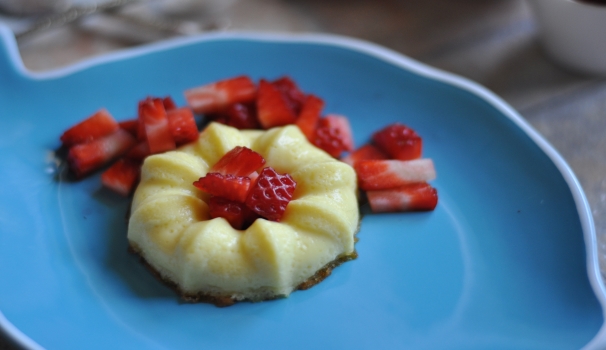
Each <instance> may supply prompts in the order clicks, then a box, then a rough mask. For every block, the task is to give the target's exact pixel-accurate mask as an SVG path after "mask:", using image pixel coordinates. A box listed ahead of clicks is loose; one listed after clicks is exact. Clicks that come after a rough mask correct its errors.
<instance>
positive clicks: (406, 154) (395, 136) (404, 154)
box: [372, 123, 423, 160]
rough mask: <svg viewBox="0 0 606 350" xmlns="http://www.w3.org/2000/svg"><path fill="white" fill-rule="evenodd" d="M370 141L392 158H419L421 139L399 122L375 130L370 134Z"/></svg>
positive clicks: (421, 146) (421, 145)
mask: <svg viewBox="0 0 606 350" xmlns="http://www.w3.org/2000/svg"><path fill="white" fill-rule="evenodd" d="M372 141H373V142H374V143H375V145H377V147H379V148H380V149H381V150H382V151H383V152H385V153H387V155H389V157H390V158H392V159H399V160H409V159H418V158H421V153H422V148H423V140H422V139H421V137H420V136H419V135H417V133H416V132H415V131H414V130H413V129H411V128H409V127H407V126H405V125H402V124H400V123H395V124H391V125H389V126H387V127H385V128H383V129H381V130H379V131H377V132H376V133H374V135H373V136H372Z"/></svg>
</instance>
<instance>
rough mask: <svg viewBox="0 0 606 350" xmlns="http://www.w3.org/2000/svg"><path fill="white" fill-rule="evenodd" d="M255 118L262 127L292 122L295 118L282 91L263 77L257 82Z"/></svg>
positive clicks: (266, 127)
mask: <svg viewBox="0 0 606 350" xmlns="http://www.w3.org/2000/svg"><path fill="white" fill-rule="evenodd" d="M257 118H258V119H259V123H261V126H262V127H263V128H264V129H269V128H273V127H274V126H283V125H287V124H294V122H295V121H296V119H297V117H296V114H295V111H294V110H293V109H292V107H291V106H290V104H289V103H288V101H287V99H286V97H284V95H283V94H282V92H280V90H279V89H278V88H276V87H275V86H274V85H272V84H271V83H270V82H268V81H267V80H264V79H261V81H260V82H259V91H258V93H257Z"/></svg>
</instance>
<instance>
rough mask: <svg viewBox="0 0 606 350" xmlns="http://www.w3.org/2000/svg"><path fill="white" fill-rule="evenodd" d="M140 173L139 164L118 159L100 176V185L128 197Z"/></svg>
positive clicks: (129, 160)
mask: <svg viewBox="0 0 606 350" xmlns="http://www.w3.org/2000/svg"><path fill="white" fill-rule="evenodd" d="M140 173H141V162H138V161H134V160H131V159H126V158H120V159H118V160H117V161H116V162H115V163H114V164H112V166H111V167H109V168H108V169H107V170H105V171H104V172H103V174H101V183H102V184H103V185H104V186H105V187H107V188H109V189H111V190H112V191H114V192H116V193H118V194H121V195H123V196H125V197H126V196H128V195H130V194H131V193H132V192H133V190H134V189H135V186H136V185H137V182H138V181H139V175H140Z"/></svg>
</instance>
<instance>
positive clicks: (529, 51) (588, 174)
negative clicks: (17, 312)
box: [0, 0, 606, 350]
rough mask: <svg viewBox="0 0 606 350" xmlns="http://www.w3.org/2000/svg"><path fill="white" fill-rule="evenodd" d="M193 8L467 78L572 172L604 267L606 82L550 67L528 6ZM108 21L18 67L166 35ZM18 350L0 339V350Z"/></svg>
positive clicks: (267, 1)
mask: <svg viewBox="0 0 606 350" xmlns="http://www.w3.org/2000/svg"><path fill="white" fill-rule="evenodd" d="M180 1H183V0H180ZM200 3H202V4H204V5H205V6H207V7H205V8H202V5H200V6H199V7H200V8H198V9H197V12H196V13H195V15H196V16H197V17H196V18H197V19H204V20H207V19H208V18H212V19H213V21H214V22H213V23H216V25H217V26H219V27H220V28H222V29H221V30H260V31H280V32H316V33H332V34H340V35H346V36H351V37H356V38H360V39H364V40H368V41H371V42H374V43H377V44H379V45H382V46H385V47H388V48H391V49H393V50H396V51H398V52H400V53H402V54H405V55H407V56H409V57H412V58H414V59H416V60H419V61H421V62H424V63H427V64H429V65H431V66H434V67H438V68H441V69H443V70H446V71H450V72H453V73H455V74H458V75H461V76H464V77H467V78H469V79H471V80H474V81H476V82H478V83H480V84H482V85H484V86H485V87H487V88H488V89H490V90H492V91H493V92H495V93H496V94H497V95H499V96H500V97H502V98H503V99H504V100H505V101H506V102H508V103H509V104H510V105H511V106H513V107H514V108H515V109H516V110H517V111H518V112H519V113H520V114H521V115H522V116H523V117H524V118H525V119H526V120H527V121H528V122H529V123H530V124H531V125H532V126H534V128H535V129H536V130H538V132H539V133H540V134H542V135H543V136H544V137H545V138H546V139H547V140H548V141H549V142H550V143H551V144H552V146H554V147H555V149H556V150H557V151H558V152H559V153H560V154H561V155H562V156H563V157H564V159H565V160H566V161H567V162H568V164H569V165H570V166H571V168H572V169H573V171H574V172H575V174H576V176H577V177H578V179H579V181H580V183H581V185H582V187H583V189H584V190H585V193H586V195H587V198H588V201H589V203H590V206H591V209H592V212H593V217H594V220H595V225H596V232H597V235H598V241H599V242H600V244H599V248H600V258H601V261H605V260H606V259H604V258H603V257H604V251H605V250H606V244H605V243H604V242H606V176H605V175H606V157H605V155H606V138H604V137H603V136H604V135H606V79H605V78H604V77H598V76H588V75H583V74H580V73H577V72H573V71H570V70H567V69H566V68H564V67H561V66H558V65H557V64H555V63H553V62H552V61H551V60H550V59H549V57H547V56H546V55H545V54H544V53H543V51H542V49H541V46H540V43H539V40H538V28H537V25H536V23H535V20H534V17H533V14H532V12H531V11H530V9H529V7H528V5H527V3H526V2H524V1H521V0H487V1H476V0H458V1H450V0H426V1H422V0H417V1H404V0H375V1H364V0H349V1H344V0H336V1H321V0H289V1H286V0H247V1H244V0H206V1H202V2H200ZM137 6H140V5H137ZM156 10H157V9H156ZM161 10H164V11H168V10H171V9H166V8H163V9H162V8H161ZM136 11H139V13H143V12H145V11H143V10H141V9H137V10H136ZM131 12H132V11H131ZM125 13H126V14H128V11H125ZM192 13H194V12H192ZM173 17H174V16H173ZM112 21H114V22H115V21H117V19H116V18H115V16H113V15H112V17H109V16H107V15H95V16H91V17H89V18H84V19H81V20H80V21H78V22H76V23H72V24H70V25H67V26H63V27H60V28H57V29H52V30H49V31H47V32H43V33H40V34H38V35H36V36H34V37H31V38H28V39H27V40H23V41H22V42H20V43H19V49H20V52H21V55H22V59H23V62H24V64H25V66H26V67H27V68H28V69H30V70H32V71H44V70H49V69H54V68H58V67H62V66H65V65H69V64H72V63H74V62H77V61H79V60H82V59H85V58H89V57H92V56H95V55H99V54H103V53H106V52H111V51H115V50H118V49H121V48H125V47H132V46H136V45H140V44H143V43H146V42H149V41H154V40H159V39H162V38H165V37H167V36H169V35H172V34H167V33H164V32H153V31H149V30H146V31H143V30H142V29H141V28H136V29H134V30H131V29H130V28H132V26H133V24H132V23H131V24H127V23H123V22H120V25H116V24H115V23H114V22H112ZM129 26H130V27H129ZM150 32H152V33H150ZM126 33H128V35H125V34H126ZM143 33H145V34H143ZM601 264H602V271H603V272H604V271H606V264H604V263H601ZM16 348H17V347H16V346H15V345H14V344H11V343H10V341H9V340H7V339H6V338H5V337H3V336H2V335H1V334H0V350H8V349H16Z"/></svg>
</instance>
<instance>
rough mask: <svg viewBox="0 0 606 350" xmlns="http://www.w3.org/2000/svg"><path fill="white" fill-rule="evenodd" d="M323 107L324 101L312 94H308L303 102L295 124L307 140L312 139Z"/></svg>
mask: <svg viewBox="0 0 606 350" xmlns="http://www.w3.org/2000/svg"><path fill="white" fill-rule="evenodd" d="M322 108H324V101H323V100H322V99H321V98H319V97H317V96H314V95H309V96H308V97H307V99H306V100H305V103H304V104H303V108H302V109H301V113H299V117H298V118H297V121H296V122H295V124H296V125H297V126H298V127H299V129H301V132H302V133H303V135H305V137H307V139H308V140H309V141H313V139H314V135H315V133H316V128H317V127H318V120H320V116H321V113H322Z"/></svg>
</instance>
